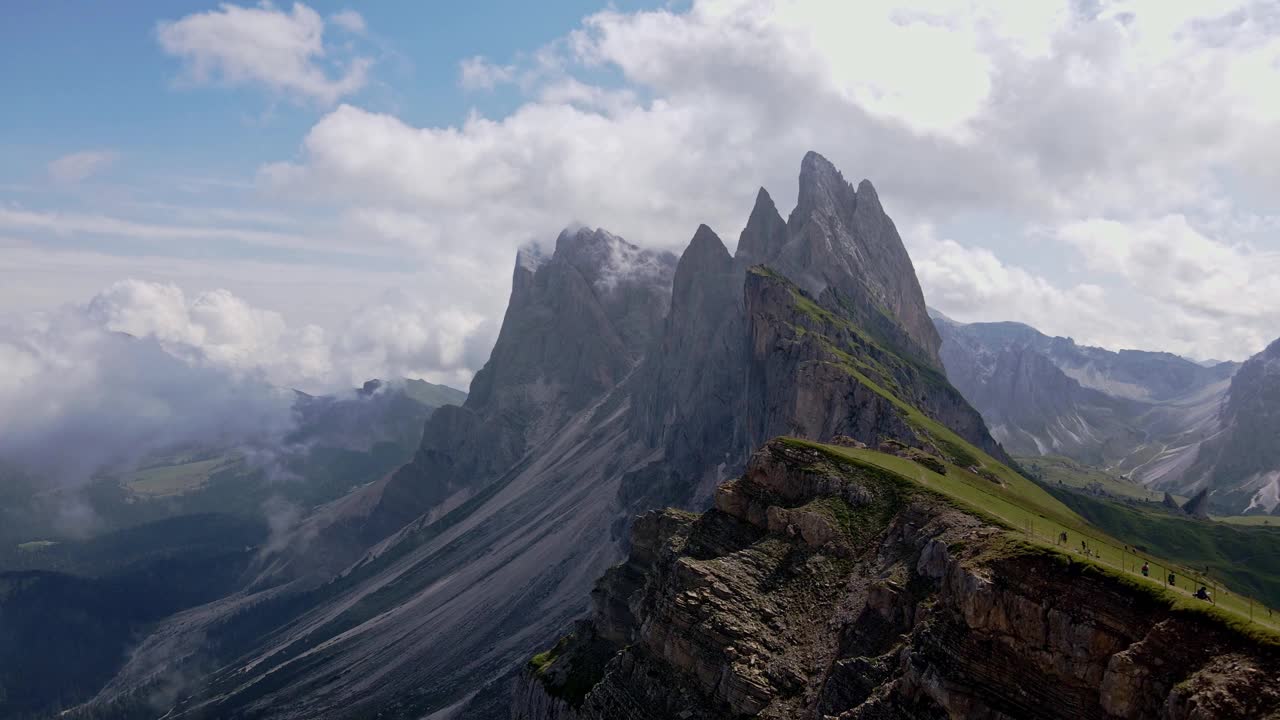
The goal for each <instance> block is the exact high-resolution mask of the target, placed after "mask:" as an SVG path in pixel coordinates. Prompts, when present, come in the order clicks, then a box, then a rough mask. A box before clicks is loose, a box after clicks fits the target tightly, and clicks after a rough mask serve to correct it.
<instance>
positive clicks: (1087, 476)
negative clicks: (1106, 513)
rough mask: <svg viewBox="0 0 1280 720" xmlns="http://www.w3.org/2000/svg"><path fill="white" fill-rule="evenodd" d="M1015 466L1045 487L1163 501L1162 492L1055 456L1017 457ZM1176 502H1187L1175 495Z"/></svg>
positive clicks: (1148, 500)
mask: <svg viewBox="0 0 1280 720" xmlns="http://www.w3.org/2000/svg"><path fill="white" fill-rule="evenodd" d="M1017 461H1018V464H1019V465H1021V466H1022V467H1024V468H1026V469H1027V471H1028V472H1029V473H1030V474H1031V476H1032V477H1035V478H1037V479H1039V480H1040V481H1041V482H1044V483H1046V484H1048V485H1057V484H1062V485H1066V486H1067V487H1071V488H1077V489H1080V490H1089V489H1091V488H1097V489H1100V490H1102V491H1103V492H1105V493H1108V494H1111V495H1115V496H1116V497H1119V498H1132V499H1134V500H1141V501H1143V502H1153V503H1158V502H1160V501H1162V500H1164V493H1163V492H1159V491H1156V490H1151V489H1149V488H1146V487H1143V486H1142V485H1138V484H1137V483H1132V482H1125V481H1124V480H1121V479H1120V478H1118V477H1116V476H1115V475H1112V474H1111V473H1108V472H1106V471H1104V470H1100V469H1098V468H1095V467H1091V466H1089V465H1085V464H1083V463H1080V462H1077V461H1075V460H1072V459H1071V458H1065V457H1060V456H1057V455H1042V456H1037V457H1019V458H1017ZM1174 499H1175V500H1177V501H1178V502H1180V503H1181V502H1186V498H1185V497H1182V496H1180V495H1175V496H1174Z"/></svg>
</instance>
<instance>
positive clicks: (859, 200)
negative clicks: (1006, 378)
mask: <svg viewBox="0 0 1280 720" xmlns="http://www.w3.org/2000/svg"><path fill="white" fill-rule="evenodd" d="M769 204H772V203H771V202H770V203H769ZM762 214H764V215H767V211H762ZM753 218H754V213H753ZM749 227H750V226H749ZM751 229H754V228H751ZM758 235H759V236H761V237H763V238H766V240H765V241H763V242H756V241H755V237H756V236H757V233H753V235H752V242H751V243H750V244H749V245H748V249H749V251H750V252H751V253H752V254H753V256H754V257H753V262H756V263H758V264H764V265H768V266H769V267H771V268H773V269H775V270H777V271H778V272H779V273H781V274H783V275H785V276H787V277H788V278H791V279H792V280H793V281H794V282H795V283H796V284H797V285H799V286H800V287H801V288H803V289H804V290H805V291H806V292H808V293H809V294H810V295H812V296H814V297H818V296H820V295H822V294H823V293H824V292H828V291H830V292H831V293H832V294H833V295H834V296H837V297H839V298H840V299H841V302H842V303H843V304H844V305H846V306H847V308H848V309H849V310H850V312H851V313H853V314H854V316H855V319H856V320H857V321H858V322H859V323H860V324H861V325H863V326H864V327H866V328H867V329H868V330H869V331H871V332H873V333H875V334H877V335H880V336H882V337H883V338H885V339H886V340H888V341H889V342H890V343H891V344H894V345H896V346H897V347H898V349H899V350H902V351H903V352H905V353H906V354H909V355H913V356H916V357H919V358H922V359H923V360H924V361H926V362H927V363H929V364H931V365H932V366H933V367H935V368H938V369H941V367H942V361H941V360H940V359H939V356H938V347H939V345H940V344H941V340H940V338H939V336H938V332H937V330H936V329H935V328H934V326H933V321H932V320H930V319H929V313H928V309H927V308H926V307H925V303H924V294H923V293H922V292H921V290H920V283H919V281H918V280H917V279H916V274H915V268H914V267H913V266H912V264H911V258H910V256H908V255H907V250H906V248H905V247H904V246H903V244H902V238H901V237H899V235H898V231H897V228H896V227H895V226H894V224H893V221H892V220H890V219H889V216H888V215H886V214H885V212H884V208H882V207H881V205H880V198H879V196H878V195H877V194H876V191H875V188H874V187H872V186H871V183H870V181H868V180H863V181H862V182H861V183H859V184H858V188H857V189H856V190H855V189H854V187H853V186H852V185H850V184H849V183H848V182H847V181H846V180H845V179H844V176H843V175H841V174H840V171H839V170H837V169H836V168H835V166H834V165H832V164H831V162H830V161H828V160H827V159H826V158H824V157H822V156H821V155H819V154H817V153H815V152H810V153H808V154H806V155H805V156H804V160H803V161H802V162H801V164H800V192H799V198H798V200H797V203H796V207H795V209H794V210H793V211H792V212H791V216H790V217H789V218H788V219H787V223H786V231H785V234H783V233H779V232H778V231H777V230H776V224H775V223H774V222H773V221H772V220H771V219H768V220H764V221H763V222H761V223H760V225H759V233H758ZM779 241H781V243H780V244H779ZM886 317H887V318H891V320H889V321H888V322H884V321H883V320H882V318H886Z"/></svg>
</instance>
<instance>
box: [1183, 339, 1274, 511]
mask: <svg viewBox="0 0 1280 720" xmlns="http://www.w3.org/2000/svg"><path fill="white" fill-rule="evenodd" d="M1217 420H1218V423H1219V425H1220V427H1221V428H1222V429H1221V431H1220V432H1219V433H1218V434H1217V435H1215V436H1214V437H1212V438H1209V439H1207V440H1205V441H1204V442H1203V443H1201V444H1200V445H1199V447H1198V450H1197V453H1196V457H1195V459H1194V461H1193V462H1192V463H1191V465H1190V467H1189V468H1188V469H1187V472H1186V479H1187V482H1188V483H1189V484H1190V485H1191V486H1193V487H1202V488H1205V489H1208V490H1209V491H1210V495H1209V505H1210V506H1211V507H1223V508H1229V509H1233V510H1239V509H1243V510H1245V511H1255V512H1256V511H1262V512H1268V513H1275V512H1280V446H1278V445H1277V443H1276V438H1278V437H1280V340H1276V341H1275V342H1273V343H1271V345H1269V346H1267V348H1266V349H1265V350H1263V351H1262V352H1260V353H1258V354H1257V355H1254V356H1253V357H1251V358H1249V360H1247V361H1246V362H1245V363H1244V364H1243V365H1241V366H1240V369H1239V370H1238V371H1237V372H1236V374H1235V377H1233V378H1232V380H1231V387H1230V389H1229V390H1228V391H1227V397H1226V401H1225V402H1224V403H1223V404H1222V406H1221V410H1220V412H1219V415H1218V418H1217Z"/></svg>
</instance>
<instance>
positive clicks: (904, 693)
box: [512, 442, 1280, 720]
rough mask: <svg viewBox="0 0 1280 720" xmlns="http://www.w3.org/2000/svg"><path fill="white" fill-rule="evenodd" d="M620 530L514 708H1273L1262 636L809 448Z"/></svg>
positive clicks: (1278, 693) (703, 711) (527, 676)
mask: <svg viewBox="0 0 1280 720" xmlns="http://www.w3.org/2000/svg"><path fill="white" fill-rule="evenodd" d="M632 532H633V539H632V551H631V555H630V557H629V558H628V559H627V561H626V562H625V563H623V564H622V565H619V566H617V567H615V568H613V569H611V570H610V571H609V572H608V573H607V574H606V575H605V576H604V577H603V578H602V579H601V580H600V581H599V582H598V583H597V586H596V590H595V592H594V593H593V607H594V609H593V615H592V618H591V620H590V621H589V622H584V623H581V624H579V625H577V626H575V627H574V628H573V631H572V633H571V634H570V635H568V636H566V637H565V638H564V639H562V640H561V642H560V643H558V644H557V645H556V646H555V647H554V648H553V649H551V650H550V651H548V652H546V653H543V654H541V655H539V656H537V657H535V658H534V660H533V661H531V662H530V663H529V665H528V667H527V668H526V670H525V672H524V674H523V675H522V677H521V678H520V679H519V680H518V681H517V682H516V683H515V686H514V687H515V692H514V696H513V714H512V717H513V718H515V719H516V720H605V719H609V720H616V719H619V718H626V719H627V720H646V719H649V718H652V719H653V720H657V719H658V718H672V717H680V718H691V719H695V718H696V719H703V718H705V719H707V720H710V719H712V718H726V717H762V718H805V717H811V718H839V719H840V720H870V719H872V718H875V719H877V720H882V719H886V718H902V719H903V720H907V719H918V718H939V719H941V718H993V719H995V718H1010V719H1012V718H1037V719H1042V718H1063V719H1066V718H1073V719H1074V718H1099V719H1101V718H1171V719H1172V718H1177V719H1180V720H1181V719H1190V718H1200V719H1204V720H1208V719H1209V718H1216V719H1225V718H1261V717H1276V716H1277V714H1280V689H1277V687H1276V686H1275V684H1274V678H1275V677H1277V673H1280V655H1277V653H1276V651H1275V649H1274V648H1273V647H1268V646H1262V645H1258V644H1255V643H1254V642H1253V641H1250V640H1248V639H1246V638H1245V637H1244V636H1241V635H1237V634H1235V633H1234V632H1233V631H1230V630H1227V629H1226V628H1225V627H1223V626H1219V625H1216V624H1215V623H1214V622H1212V621H1209V620H1208V619H1205V618H1203V617H1201V616H1197V615H1194V614H1189V613H1181V614H1177V613H1173V612H1171V611H1170V610H1169V609H1168V607H1167V605H1165V604H1163V603H1162V602H1161V601H1159V600H1158V599H1157V598H1156V596H1154V595H1149V594H1146V593H1145V592H1143V591H1140V590H1137V589H1135V588H1134V587H1133V586H1130V585H1126V584H1124V583H1122V582H1121V581H1119V580H1118V579H1116V578H1112V577H1109V576H1106V575H1103V574H1100V573H1096V572H1092V571H1090V570H1088V569H1087V568H1085V567H1083V566H1081V565H1079V564H1073V563H1071V562H1070V561H1067V560H1066V559H1065V558H1063V557H1061V556H1056V555H1054V554H1053V553H1052V552H1050V551H1043V550H1035V549H1033V548H1031V547H1029V546H1025V545H1022V544H1021V543H1019V542H1018V541H1016V540H1014V539H1012V538H1010V537H1009V536H1008V535H1007V534H1006V532H1005V531H1002V530H1000V529H997V528H995V527H992V526H990V525H988V524H986V523H985V522H983V521H981V520H979V519H977V518H975V517H973V516H970V515H966V514H964V513H962V512H959V511H958V510H956V509H955V508H954V507H952V506H950V505H947V504H945V503H941V502H939V501H938V500H937V499H936V498H934V497H932V496H928V495H923V494H920V493H919V492H914V491H912V489H911V488H910V487H909V486H908V485H903V484H901V483H899V482H894V481H893V479H892V478H889V477H886V476H883V475H881V474H880V473H878V472H877V471H875V470H873V469H871V468H870V467H868V466H861V465H854V464H845V463H841V462H838V461H836V460H833V459H832V457H831V456H829V455H824V454H822V453H821V452H819V451H817V450H814V449H811V448H807V447H803V446H797V445H793V444H790V443H785V442H775V443H771V444H769V445H767V446H766V447H765V448H763V449H762V450H761V451H760V452H758V453H757V454H756V455H755V456H754V457H753V459H752V462H751V464H750V467H749V468H748V471H747V473H746V474H745V475H744V476H743V477H742V478H741V479H739V480H735V481H733V482H730V483H727V484H725V485H724V486H722V487H721V488H720V489H719V491H718V493H717V497H716V508H715V509H714V510H712V511H709V512H707V513H705V514H703V515H701V516H696V515H691V514H688V513H683V512H678V511H670V510H668V511H659V512H654V513H650V514H648V515H646V516H644V517H642V518H641V519H640V520H638V521H637V522H636V524H635V526H634V528H633V531H632ZM605 658H607V660H605Z"/></svg>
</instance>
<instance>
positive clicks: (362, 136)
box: [0, 0, 1280, 388]
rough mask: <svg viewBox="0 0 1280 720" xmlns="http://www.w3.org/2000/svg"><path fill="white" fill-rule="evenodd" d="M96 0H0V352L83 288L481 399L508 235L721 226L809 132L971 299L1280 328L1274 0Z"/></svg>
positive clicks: (1188, 327)
mask: <svg viewBox="0 0 1280 720" xmlns="http://www.w3.org/2000/svg"><path fill="white" fill-rule="evenodd" d="M1235 5H1238V7H1235ZM86 7H87V6H85V5H84V4H83V3H72V2H42V3H25V4H17V5H13V6H11V7H6V8H5V9H4V10H3V13H4V15H5V17H4V18H3V20H4V22H0V97H3V98H4V99H5V102H4V107H5V110H4V111H3V112H0V323H7V324H8V325H7V327H10V329H9V330H6V331H4V332H5V333H7V334H0V351H3V348H4V346H5V343H6V342H8V343H9V344H10V345H11V346H13V347H19V346H22V344H23V342H26V341H25V340H23V336H22V335H21V333H20V332H19V331H16V330H12V327H26V326H29V325H30V324H31V322H32V318H38V317H45V316H47V315H48V313H50V312H52V311H55V310H57V309H59V308H72V309H76V308H80V309H82V310H83V309H85V308H96V310H95V312H98V313H99V315H96V316H94V317H95V318H96V320H95V322H102V323H106V325H107V327H109V328H111V329H120V330H125V331H128V332H133V333H135V334H143V335H154V336H155V337H157V338H158V339H161V340H162V341H166V342H175V343H177V342H180V343H184V344H191V345H195V346H198V347H200V348H201V349H202V351H203V352H206V353H208V354H209V355H210V356H216V357H221V358H228V359H229V360H228V362H230V361H231V360H230V359H234V361H235V362H236V363H240V364H241V365H243V366H244V367H247V368H251V369H254V370H256V371H261V372H264V373H266V374H267V375H268V376H269V377H270V378H271V379H272V380H273V381H276V382H281V383H291V384H297V385H299V386H307V387H313V388H319V387H326V386H332V385H343V384H349V383H353V382H358V381H359V380H360V379H361V378H362V377H369V376H373V375H379V374H382V375H387V374H410V375H415V376H423V377H427V378H429V379H435V380H438V381H447V382H451V383H453V384H455V385H459V386H465V385H466V383H467V381H468V380H469V378H470V375H471V373H473V372H474V370H475V369H477V368H478V366H479V365H480V364H481V363H483V361H484V359H485V357H487V353H488V349H489V347H490V346H491V343H492V340H493V338H494V335H495V333H496V331H497V324H498V322H499V321H500V318H501V315H502V311H503V309H504V305H505V299H506V295H507V292H508V289H509V278H510V271H511V263H512V260H513V257H514V253H515V251H516V248H517V247H519V246H520V245H522V244H524V243H528V242H546V241H548V240H549V239H551V238H553V237H554V235H555V233H556V231H557V230H558V229H559V228H561V227H564V226H565V225H568V224H571V223H575V222H584V223H587V224H590V225H595V226H601V227H605V228H607V229H610V230H611V231H613V232H616V233H619V234H621V235H623V236H624V237H626V238H628V239H630V240H632V241H634V242H637V243H639V244H642V245H647V246H660V247H665V248H669V249H672V250H676V251H679V250H680V249H682V248H683V246H684V244H685V243H687V241H688V239H689V237H690V236H691V235H692V232H693V229H694V228H696V227H697V226H698V224H700V223H703V222H706V223H708V224H710V225H711V226H712V227H713V228H714V229H715V230H716V231H717V232H719V233H720V235H721V236H722V237H723V238H724V239H725V241H726V243H727V244H728V245H730V246H732V245H733V244H734V242H735V241H736V237H737V233H738V232H739V231H740V229H741V227H742V224H743V223H744V222H745V220H746V217H747V214H748V212H749V211H750V205H751V201H752V199H753V198H754V196H755V190H756V188H757V187H759V186H762V185H763V186H765V187H767V188H768V189H769V190H770V191H771V193H772V194H773V196H774V197H775V199H776V200H777V201H778V204H779V205H780V206H781V207H782V208H783V210H784V212H785V210H786V209H787V208H789V207H790V204H791V203H792V202H793V201H794V196H795V173H796V171H797V169H798V165H799V160H800V157H801V156H802V155H803V153H804V152H805V151H806V150H810V149H813V150H818V151H819V152H822V153H823V154H825V155H827V156H828V157H829V158H830V159H831V160H833V161H834V162H835V163H836V164H837V166H839V167H841V168H842V169H843V170H844V172H845V174H846V176H848V177H849V178H850V179H851V180H854V181H855V182H856V181H857V180H858V179H860V178H862V177H867V178H870V179H871V180H872V181H873V182H874V183H875V184H876V187H877V189H878V191H879V194H880V196H881V198H882V199H883V200H884V202H885V205H886V208H887V209H888V211H889V213H890V214H891V215H892V216H893V217H894V219H895V221H896V222H897V224H898V226H899V229H900V230H901V231H902V235H903V238H904V241H905V242H906V244H907V247H908V249H909V251H910V252H911V253H912V257H913V260H914V262H915V265H916V269H917V273H918V274H919V276H920V278H921V283H922V285H923V286H924V289H925V293H926V298H927V299H928V301H929V302H930V303H931V304H932V305H934V306H936V307H938V308H939V309H941V310H942V311H944V312H946V313H947V314H949V315H951V316H953V317H956V318H957V319H961V320H967V321H973V320H1004V319H1012V320H1020V321H1024V322H1028V323H1031V324H1033V325H1035V326H1037V327H1039V328H1041V329H1042V330H1044V331H1046V332H1049V333H1053V334H1061V335H1068V336H1072V337H1075V338H1076V339H1077V340H1079V341H1081V342H1086V343H1092V344H1098V345H1103V346H1107V347H1140V348H1147V349H1167V350H1171V351H1174V352H1179V353H1183V354H1187V355H1190V356H1195V357H1207V356H1214V357H1227V358H1233V359H1239V358H1243V357H1246V356H1248V355H1249V354H1251V353H1252V352H1256V351H1257V350H1259V349H1260V348H1261V347H1262V346H1263V345H1264V344H1265V343H1266V342H1267V341H1269V340H1271V339H1274V336H1275V335H1276V334H1278V333H1280V329H1277V328H1280V313H1278V312H1277V307H1276V304H1275V303H1274V302H1273V301H1272V300H1271V298H1274V297H1277V296H1280V285H1278V283H1280V279H1277V278H1280V243H1278V242H1277V240H1276V232H1277V229H1278V228H1280V209H1278V208H1277V207H1276V201H1275V198H1276V197H1280V193H1278V192H1277V190H1278V189H1280V173H1278V172H1277V171H1276V170H1275V168H1276V167H1280V141H1278V140H1277V138H1280V132H1278V131H1280V101H1277V99H1276V98H1275V97H1274V93H1272V92H1270V89H1271V88H1273V87H1275V86H1276V81H1277V80H1280V69H1278V68H1280V38H1278V37H1277V29H1276V27H1275V23H1274V22H1273V21H1272V20H1271V19H1270V18H1271V17H1272V15H1271V14H1269V13H1268V12H1266V10H1267V6H1266V5H1265V4H1258V3H1248V2H1243V1H1241V2H1239V3H1234V2H1233V3H1228V4H1227V5H1224V6H1221V7H1216V6H1215V7H1213V8H1209V7H1202V8H1187V7H1174V6H1173V5H1171V4H1168V3H1163V2H1155V1H1154V0H1117V1H1116V2H1102V3H1095V4H1089V5H1088V6H1085V5H1082V4H1080V3H1078V2H1074V1H1072V0H1061V2H1057V1H1055V0H1045V2H1041V3H1024V2H1014V1H1013V0H1008V1H1007V2H1005V1H1000V2H992V3H977V4H975V3H970V2H968V1H967V0H901V1H898V0H884V1H883V2H880V1H877V2H867V3H857V4H850V3H841V2H824V1H822V0H786V1H779V2H773V1H772V0H696V1H694V2H679V3H674V4H673V3H659V2H653V3H631V2H621V1H617V2H614V3H612V4H609V5H604V4H602V3H593V2H579V1H574V2H558V3H541V4H538V3H516V2H473V3H458V4H443V3H359V4H352V3H320V2H316V3H308V4H293V3H276V4H273V5H254V4H249V3H241V4H237V3H228V4H218V3H206V2H133V3H123V4H119V5H118V6H114V7H113V8H112V9H111V12H109V13H108V12H100V13H99V14H98V15H96V16H95V15H93V14H91V13H89V12H87V10H86ZM104 308H106V310H103V309H104ZM0 329H2V327H0ZM28 344H29V343H28Z"/></svg>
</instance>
